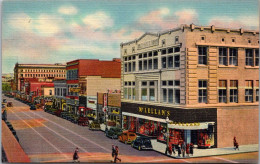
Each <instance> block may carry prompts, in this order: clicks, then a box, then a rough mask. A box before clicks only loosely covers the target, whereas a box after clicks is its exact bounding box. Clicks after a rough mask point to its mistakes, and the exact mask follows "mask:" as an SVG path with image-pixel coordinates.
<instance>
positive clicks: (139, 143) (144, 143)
mask: <svg viewBox="0 0 260 164" xmlns="http://www.w3.org/2000/svg"><path fill="white" fill-rule="evenodd" d="M131 146H132V147H133V148H136V149H138V150H140V151H141V150H153V146H152V143H151V139H150V138H148V137H137V138H136V139H135V140H134V141H133V142H132V143H131Z"/></svg>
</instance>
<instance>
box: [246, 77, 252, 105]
mask: <svg viewBox="0 0 260 164" xmlns="http://www.w3.org/2000/svg"><path fill="white" fill-rule="evenodd" d="M245 101H246V102H253V80H246V86H245Z"/></svg>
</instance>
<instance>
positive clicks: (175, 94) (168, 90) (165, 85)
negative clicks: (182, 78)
mask: <svg viewBox="0 0 260 164" xmlns="http://www.w3.org/2000/svg"><path fill="white" fill-rule="evenodd" d="M177 81H178V80H176V81H175V84H176V83H178V82H177ZM161 93H162V101H163V102H165V103H174V104H179V103H180V88H179V86H178V85H174V81H172V80H168V81H166V80H165V81H162V91H161Z"/></svg>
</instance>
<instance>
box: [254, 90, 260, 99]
mask: <svg viewBox="0 0 260 164" xmlns="http://www.w3.org/2000/svg"><path fill="white" fill-rule="evenodd" d="M255 101H257V102H258V101H259V89H256V90H255Z"/></svg>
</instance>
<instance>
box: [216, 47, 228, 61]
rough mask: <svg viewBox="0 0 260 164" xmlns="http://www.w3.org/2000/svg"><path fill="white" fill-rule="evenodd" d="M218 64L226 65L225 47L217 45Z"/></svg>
mask: <svg viewBox="0 0 260 164" xmlns="http://www.w3.org/2000/svg"><path fill="white" fill-rule="evenodd" d="M218 55H219V65H227V48H224V47H219V50H218Z"/></svg>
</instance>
